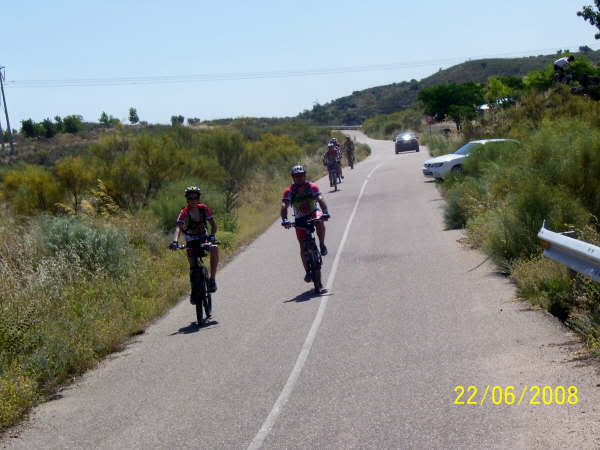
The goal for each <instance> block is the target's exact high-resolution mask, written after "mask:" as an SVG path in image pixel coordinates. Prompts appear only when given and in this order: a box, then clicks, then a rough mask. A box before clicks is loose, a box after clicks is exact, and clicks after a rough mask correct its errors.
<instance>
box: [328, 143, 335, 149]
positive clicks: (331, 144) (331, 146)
mask: <svg viewBox="0 0 600 450" xmlns="http://www.w3.org/2000/svg"><path fill="white" fill-rule="evenodd" d="M327 148H335V144H334V143H333V142H330V143H329V144H327Z"/></svg>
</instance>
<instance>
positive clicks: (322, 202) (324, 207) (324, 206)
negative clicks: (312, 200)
mask: <svg viewBox="0 0 600 450" xmlns="http://www.w3.org/2000/svg"><path fill="white" fill-rule="evenodd" d="M317 202H319V206H320V207H321V211H323V212H324V213H326V212H328V211H329V209H328V208H327V203H325V199H324V198H323V196H322V195H319V196H318V197H317Z"/></svg>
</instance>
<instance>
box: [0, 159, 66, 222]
mask: <svg viewBox="0 0 600 450" xmlns="http://www.w3.org/2000/svg"><path fill="white" fill-rule="evenodd" d="M2 191H3V194H4V196H5V198H7V199H8V201H9V202H10V203H11V204H12V205H13V206H14V207H15V210H16V211H18V212H19V213H20V214H34V213H37V212H41V211H51V210H54V209H55V208H56V203H58V202H59V201H60V200H61V198H62V191H61V189H60V185H59V184H58V183H57V182H56V179H55V178H54V177H53V176H52V174H51V173H50V171H49V170H47V169H45V168H44V167H39V166H32V165H26V166H24V167H21V168H19V169H14V170H9V171H8V172H6V174H5V175H4V179H3V182H2Z"/></svg>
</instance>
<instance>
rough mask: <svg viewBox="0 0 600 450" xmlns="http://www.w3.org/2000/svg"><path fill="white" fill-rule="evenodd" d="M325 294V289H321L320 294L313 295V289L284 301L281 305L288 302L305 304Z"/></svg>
mask: <svg viewBox="0 0 600 450" xmlns="http://www.w3.org/2000/svg"><path fill="white" fill-rule="evenodd" d="M326 294H327V289H323V290H322V291H321V294H317V293H315V290H314V289H310V290H308V291H306V292H303V293H302V294H299V295H296V296H295V297H294V298H291V299H289V300H285V301H284V302H283V303H290V302H296V303H300V302H306V301H308V300H312V299H313V298H318V297H321V296H323V295H326Z"/></svg>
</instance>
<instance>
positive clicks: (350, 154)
mask: <svg viewBox="0 0 600 450" xmlns="http://www.w3.org/2000/svg"><path fill="white" fill-rule="evenodd" d="M342 150H344V151H345V152H346V158H347V159H348V164H351V162H353V161H354V142H352V140H351V139H350V136H346V139H344V143H343V144H342Z"/></svg>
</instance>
